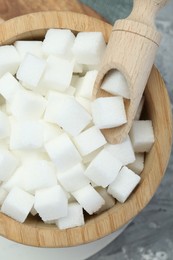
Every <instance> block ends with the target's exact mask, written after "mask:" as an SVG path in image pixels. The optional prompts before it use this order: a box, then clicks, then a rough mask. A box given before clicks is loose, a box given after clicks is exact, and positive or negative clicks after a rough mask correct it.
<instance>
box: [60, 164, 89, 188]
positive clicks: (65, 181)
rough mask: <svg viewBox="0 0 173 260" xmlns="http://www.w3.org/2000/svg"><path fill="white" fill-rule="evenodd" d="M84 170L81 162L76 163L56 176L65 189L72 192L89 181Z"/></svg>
mask: <svg viewBox="0 0 173 260" xmlns="http://www.w3.org/2000/svg"><path fill="white" fill-rule="evenodd" d="M84 172H85V167H84V166H83V164H82V163H78V164H76V165H75V166H73V167H72V168H70V169H69V170H67V171H65V172H62V173H59V174H57V178H58V181H59V182H60V184H61V185H62V186H63V188H64V189H65V190H66V191H68V192H73V191H76V190H79V189H80V188H82V187H84V186H86V185H88V184H89V183H90V180H89V179H88V178H87V177H86V176H85V175H84Z"/></svg>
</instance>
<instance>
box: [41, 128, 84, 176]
mask: <svg viewBox="0 0 173 260" xmlns="http://www.w3.org/2000/svg"><path fill="white" fill-rule="evenodd" d="M45 149H46V151H47V153H48V155H49V157H50V158H51V160H52V161H53V162H54V163H55V164H56V166H57V169H58V170H59V171H62V172H63V171H66V170H68V169H69V168H71V167H72V166H74V165H75V164H77V163H79V162H81V160H82V158H81V156H80V154H79V152H78V151H77V149H76V147H75V146H74V144H73V143H72V141H71V140H70V138H69V137H68V135H67V134H65V133H64V134H62V135H60V136H58V137H57V138H55V139H53V140H51V141H49V142H48V143H46V144H45Z"/></svg>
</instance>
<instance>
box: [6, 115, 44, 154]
mask: <svg viewBox="0 0 173 260" xmlns="http://www.w3.org/2000/svg"><path fill="white" fill-rule="evenodd" d="M43 144H44V128H43V125H42V123H41V122H39V121H31V120H25V121H18V122H15V123H12V126H11V136H10V149H11V150H16V149H38V148H42V147H43Z"/></svg>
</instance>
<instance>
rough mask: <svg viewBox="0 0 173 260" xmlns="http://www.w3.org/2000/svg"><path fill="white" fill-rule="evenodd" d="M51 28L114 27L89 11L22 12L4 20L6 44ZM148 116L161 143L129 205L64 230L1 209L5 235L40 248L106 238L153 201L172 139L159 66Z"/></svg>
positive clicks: (1, 39)
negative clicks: (20, 219) (21, 220)
mask: <svg viewBox="0 0 173 260" xmlns="http://www.w3.org/2000/svg"><path fill="white" fill-rule="evenodd" d="M49 28H69V29H71V30H72V31H74V32H75V33H77V32H80V31H101V32H102V33H103V35H104V37H105V40H106V41H108V39H109V35H110V33H111V29H112V26H111V25H109V24H107V23H105V22H103V21H100V20H97V19H95V18H92V17H88V16H86V15H82V14H77V13H70V12H40V13H34V14H29V15H24V16H21V17H17V18H14V19H11V20H8V21H7V22H4V23H3V24H1V25H0V44H1V45H5V44H12V43H13V42H14V41H16V40H22V39H43V38H44V35H45V33H46V31H47V29H49ZM145 97H146V104H145V107H146V110H147V118H149V119H151V120H152V122H153V126H154V133H155V143H154V145H153V147H152V149H151V151H150V152H149V153H148V154H147V156H146V160H145V168H144V171H143V172H142V174H141V177H142V181H141V183H140V185H139V186H138V187H137V188H136V189H135V191H134V192H133V194H132V195H131V196H130V198H129V199H128V200H127V202H125V203H124V204H120V203H116V205H115V206H114V207H113V208H111V209H110V210H108V211H106V212H104V213H102V214H101V215H94V216H91V217H88V219H87V220H86V224H85V225H84V226H82V227H77V228H70V229H67V230H59V229H58V228H57V227H55V226H54V225H46V224H44V223H42V222H41V221H40V219H39V218H34V217H31V216H30V217H29V218H28V219H27V221H26V222H25V223H24V224H20V223H18V222H16V221H15V220H13V219H11V218H9V217H7V216H5V215H4V214H2V213H0V235H2V236H4V237H6V238H8V239H11V240H14V241H16V242H19V243H22V244H25V245H32V246H38V247H69V246H76V245H80V244H85V243H88V242H91V241H94V240H97V239H99V238H102V237H104V236H106V235H108V234H110V233H112V232H114V231H116V230H117V229H119V228H120V227H122V226H123V225H125V224H126V223H127V222H128V221H130V220H131V219H132V218H134V217H135V216H136V215H137V214H138V213H139V212H140V211H141V210H142V209H143V208H144V207H145V206H146V205H147V203H148V202H149V201H150V200H151V198H152V196H153V195H154V193H155V192H156V189H157V188H158V186H159V184H160V182H161V180H162V178H163V176H164V172H165V170H166V167H167V164H168V160H169V156H170V151H171V143H172V115H171V108H170V101H169V97H168V93H167V91H166V88H165V85H164V82H163V80H162V78H161V76H160V74H159V72H158V71H157V69H156V68H155V67H153V69H152V72H151V75H150V78H149V81H148V84H147V88H146V91H145Z"/></svg>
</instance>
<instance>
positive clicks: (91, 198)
mask: <svg viewBox="0 0 173 260" xmlns="http://www.w3.org/2000/svg"><path fill="white" fill-rule="evenodd" d="M72 195H73V196H74V197H75V199H76V200H77V201H78V203H79V204H80V205H81V206H82V207H83V208H84V210H85V211H86V212H88V214H90V215H92V214H93V213H94V212H96V211H98V210H99V209H100V208H101V207H102V205H104V203H105V201H104V199H103V198H102V197H101V196H100V194H99V193H98V192H97V191H96V190H95V189H94V188H93V187H92V186H91V185H86V186H85V187H83V188H81V189H79V190H77V191H75V192H73V193H72Z"/></svg>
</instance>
